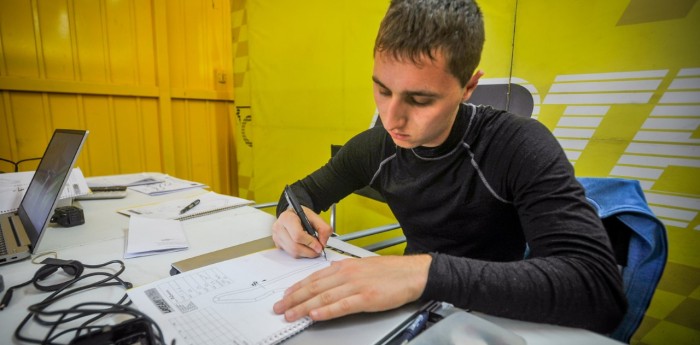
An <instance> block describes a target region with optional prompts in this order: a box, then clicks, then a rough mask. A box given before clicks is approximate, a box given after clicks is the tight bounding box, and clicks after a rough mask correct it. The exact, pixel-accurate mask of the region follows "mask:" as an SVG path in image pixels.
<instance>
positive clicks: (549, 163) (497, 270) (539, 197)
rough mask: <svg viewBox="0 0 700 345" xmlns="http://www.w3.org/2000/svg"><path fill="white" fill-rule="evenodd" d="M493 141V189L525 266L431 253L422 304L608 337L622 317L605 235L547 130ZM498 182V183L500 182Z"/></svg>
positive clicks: (518, 130)
mask: <svg viewBox="0 0 700 345" xmlns="http://www.w3.org/2000/svg"><path fill="white" fill-rule="evenodd" d="M528 122H529V123H526V124H524V125H522V124H521V125H520V126H515V127H513V128H506V129H505V130H504V131H502V132H501V133H498V135H499V139H501V140H499V141H498V143H494V144H493V145H491V146H490V147H489V149H488V151H487V152H486V153H485V154H488V155H491V156H492V157H497V158H498V162H500V163H498V164H492V165H491V166H493V167H494V168H493V169H494V170H493V171H486V172H485V174H487V176H489V177H493V176H499V178H497V179H495V178H494V180H496V181H499V182H497V183H495V185H496V188H498V189H500V190H501V191H502V193H503V194H504V195H508V197H509V198H510V200H512V203H513V206H514V207H515V208H516V210H517V213H518V217H519V219H520V223H521V225H522V229H523V232H524V235H525V239H526V241H527V243H528V246H529V249H530V255H529V257H528V258H525V259H523V260H518V261H513V262H489V261H483V260H474V259H468V258H461V257H455V256H449V255H444V254H439V253H431V254H430V255H431V256H432V258H433V261H432V264H431V267H430V270H429V276H428V283H427V285H426V288H425V290H424V292H423V296H422V298H423V299H435V300H445V301H447V302H450V303H453V304H455V305H457V306H459V307H463V308H466V309H472V310H476V311H480V312H485V313H488V314H492V315H498V316H503V317H509V318H514V319H522V320H529V321H535V322H544V323H553V324H559V325H565V326H573V327H580V328H586V329H590V330H593V331H597V332H600V333H607V332H610V331H612V330H613V329H614V328H615V327H616V326H617V325H618V323H619V321H620V320H621V318H622V316H623V315H624V312H625V309H626V299H625V296H624V293H623V289H622V280H621V276H620V273H619V270H618V268H617V266H616V263H615V259H614V256H613V254H612V250H611V246H610V243H609V240H608V237H607V234H606V232H605V229H604V227H603V225H602V223H601V221H600V219H599V218H598V216H597V214H596V213H595V211H594V209H593V208H592V207H591V206H590V205H589V204H588V202H587V201H586V199H585V194H584V190H583V188H582V187H581V185H580V184H579V183H578V181H577V180H576V179H575V177H574V171H573V167H572V166H571V164H570V163H569V161H568V160H567V158H566V156H565V154H564V152H563V150H562V149H561V146H560V145H559V143H558V142H557V140H556V138H554V136H553V135H552V134H551V133H550V132H549V130H548V129H547V128H546V127H544V126H543V125H542V124H540V123H539V122H537V121H534V120H528ZM499 174H500V175H499Z"/></svg>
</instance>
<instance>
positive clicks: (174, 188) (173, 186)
mask: <svg viewBox="0 0 700 345" xmlns="http://www.w3.org/2000/svg"><path fill="white" fill-rule="evenodd" d="M206 187H207V186H206V185H204V184H202V183H199V182H193V181H187V180H182V179H179V178H175V177H172V176H167V175H166V176H163V181H162V182H158V183H152V184H147V185H140V186H134V187H129V189H132V190H135V191H137V192H140V193H144V194H148V195H163V194H168V193H173V192H178V191H182V190H186V189H191V188H206Z"/></svg>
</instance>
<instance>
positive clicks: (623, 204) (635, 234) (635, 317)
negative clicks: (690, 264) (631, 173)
mask: <svg viewBox="0 0 700 345" xmlns="http://www.w3.org/2000/svg"><path fill="white" fill-rule="evenodd" d="M579 182H581V184H582V185H583V187H584V189H585V190H586V198H587V199H588V201H589V202H590V203H591V204H592V205H593V206H594V207H595V208H596V210H597V211H598V216H600V218H601V219H602V220H603V224H604V225H605V228H606V230H607V231H608V234H609V236H610V240H611V242H612V246H613V249H614V250H615V254H616V255H615V256H616V259H617V261H618V265H620V266H621V267H622V268H621V269H622V280H623V284H624V289H625V295H626V297H627V302H628V308H627V313H626V314H625V316H624V317H623V319H622V322H621V323H620V325H619V326H618V327H617V328H616V329H615V331H614V332H613V333H612V334H610V337H612V338H614V339H617V340H620V341H623V342H626V343H629V340H630V338H631V337H632V335H633V334H634V332H635V331H636V330H637V328H638V327H639V324H640V323H641V322H642V319H643V318H644V313H645V312H646V310H647V308H649V303H651V298H652V296H653V295H654V291H655V290H656V286H657V285H658V283H659V280H660V279H661V275H662V273H663V270H664V266H665V265H666V259H667V257H668V241H667V239H666V228H665V227H664V225H663V223H661V221H660V220H659V219H658V218H656V216H655V215H654V213H653V212H652V211H651V209H649V206H648V205H647V202H646V198H645V197H644V192H643V191H642V188H641V187H640V185H639V181H635V180H626V179H618V178H579Z"/></svg>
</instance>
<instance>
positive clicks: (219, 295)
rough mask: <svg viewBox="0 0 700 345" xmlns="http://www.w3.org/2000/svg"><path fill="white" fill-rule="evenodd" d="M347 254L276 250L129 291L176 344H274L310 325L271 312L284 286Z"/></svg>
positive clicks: (167, 339)
mask: <svg viewBox="0 0 700 345" xmlns="http://www.w3.org/2000/svg"><path fill="white" fill-rule="evenodd" d="M346 258H347V256H344V255H342V254H339V253H337V252H334V251H328V260H329V261H326V260H324V259H323V258H316V259H294V258H292V257H290V256H289V255H288V254H286V253H284V252H283V251H281V250H279V249H271V250H266V251H262V252H258V253H254V254H251V255H247V256H243V257H239V258H235V259H231V260H227V261H223V262H219V263H216V264H213V265H210V266H205V267H202V268H199V269H196V270H192V271H188V272H185V273H182V274H179V275H175V276H172V277H169V278H165V279H163V280H160V281H156V282H153V283H150V284H147V285H144V286H140V287H138V288H134V289H131V290H129V297H130V298H131V300H132V301H133V302H134V304H135V305H136V306H137V307H138V308H139V309H140V310H141V311H143V312H145V313H146V314H147V315H149V316H150V317H151V318H153V319H154V320H155V321H156V322H157V323H158V324H159V325H160V326H161V327H162V328H163V333H164V334H165V336H166V342H170V340H172V339H173V338H175V339H177V343H178V344H195V343H200V344H201V343H206V344H275V343H277V342H280V341H282V340H284V339H286V338H288V337H290V336H292V335H293V334H296V333H297V332H300V331H301V330H303V329H304V328H306V327H308V326H309V325H310V324H311V319H309V318H306V319H302V320H300V321H298V322H294V323H289V322H287V321H285V320H284V316H282V315H277V314H275V313H274V312H273V311H272V305H273V304H274V303H275V302H276V301H278V300H279V299H281V298H282V294H283V293H284V290H286V289H287V288H288V287H289V286H291V285H292V284H294V283H296V282H297V281H299V280H301V279H303V278H305V277H306V276H308V275H309V274H311V273H313V272H315V271H317V270H320V269H322V268H324V267H327V266H328V265H330V262H331V261H337V260H343V259H346Z"/></svg>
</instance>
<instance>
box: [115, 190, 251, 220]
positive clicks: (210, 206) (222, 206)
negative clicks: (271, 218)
mask: <svg viewBox="0 0 700 345" xmlns="http://www.w3.org/2000/svg"><path fill="white" fill-rule="evenodd" d="M196 200H198V202H197V203H196V206H193V207H192V208H188V209H187V210H186V211H185V212H182V211H183V210H184V209H185V208H187V206H188V205H190V204H192V203H193V202H195V201H196ZM252 203H253V201H251V200H246V199H241V198H237V197H235V196H230V195H222V194H218V193H215V192H207V193H204V194H200V195H197V196H193V197H189V198H182V199H176V200H169V201H165V202H161V203H156V204H149V205H142V206H133V207H129V208H127V209H123V210H118V211H117V212H119V213H121V214H124V215H127V216H133V215H138V216H144V217H150V218H161V219H178V220H185V219H189V218H193V217H198V216H203V215H207V214H211V213H214V212H219V211H225V210H230V209H233V208H237V207H241V206H245V205H250V204H252Z"/></svg>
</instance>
